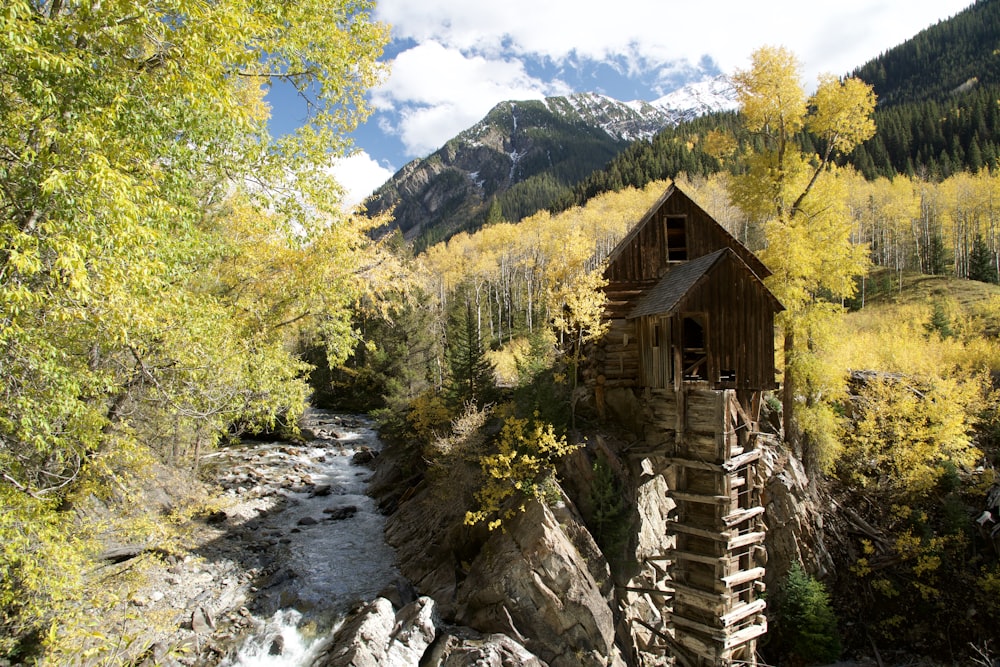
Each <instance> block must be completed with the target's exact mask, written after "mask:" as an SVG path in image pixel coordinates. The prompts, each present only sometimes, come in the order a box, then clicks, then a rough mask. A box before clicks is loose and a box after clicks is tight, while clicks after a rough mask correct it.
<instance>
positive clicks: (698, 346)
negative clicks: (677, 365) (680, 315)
mask: <svg viewBox="0 0 1000 667" xmlns="http://www.w3.org/2000/svg"><path fill="white" fill-rule="evenodd" d="M681 335H682V336H683V338H682V344H681V351H682V357H683V359H682V363H683V367H684V376H683V377H684V379H685V380H704V379H706V378H707V377H708V353H707V351H706V350H705V328H704V327H703V326H702V324H701V322H699V321H698V320H697V319H695V318H694V317H685V318H684V320H683V322H682V324H681Z"/></svg>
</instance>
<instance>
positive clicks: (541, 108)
mask: <svg viewBox="0 0 1000 667" xmlns="http://www.w3.org/2000/svg"><path fill="white" fill-rule="evenodd" d="M732 108H735V101H734V95H733V92H732V89H731V86H730V85H729V83H728V81H727V80H726V79H725V78H718V79H713V80H709V81H704V82H700V83H696V84H691V85H689V86H686V87H684V88H682V89H681V90H679V91H676V92H675V93H672V94H670V95H667V96H664V97H661V98H660V99H658V100H655V101H653V102H642V101H633V102H621V101H618V100H615V99H613V98H610V97H607V96H605V95H599V94H596V93H578V94H574V95H570V96H567V97H550V98H547V99H545V100H540V101H539V100H529V101H520V102H513V101H511V102H502V103H500V104H498V105H497V106H495V107H494V108H493V109H492V110H491V111H490V112H489V113H488V114H487V115H486V117H485V118H484V119H483V120H481V121H479V122H478V123H476V124H475V125H473V126H472V127H470V128H469V129H467V130H465V131H464V132H462V133H460V134H459V135H458V136H456V137H455V138H453V139H451V140H450V141H448V142H447V143H446V144H445V145H444V146H442V147H441V148H440V149H439V150H437V151H435V152H434V153H432V154H431V155H429V156H428V157H426V158H421V159H417V160H413V161H412V162H410V163H409V164H407V165H406V166H404V167H403V168H402V169H401V170H399V171H398V172H397V173H396V174H395V175H394V176H393V177H392V178H391V179H390V180H389V181H388V182H387V183H386V184H385V185H383V186H382V187H381V188H379V190H378V191H377V192H376V193H375V195H374V197H373V199H372V201H371V202H370V204H369V207H368V209H369V212H370V213H372V214H378V213H382V212H384V211H387V210H393V211H394V218H395V221H394V223H393V224H394V226H395V227H396V228H398V229H399V230H400V231H401V232H402V233H403V236H404V237H405V238H406V239H407V240H408V241H411V242H415V245H417V246H418V247H424V246H426V245H430V244H432V243H435V242H437V241H440V240H443V239H446V238H448V237H450V236H451V235H453V234H454V233H456V232H458V231H461V230H463V229H476V228H478V227H479V226H481V225H482V224H483V223H484V222H486V221H487V220H488V219H492V218H493V217H494V216H496V217H503V218H504V219H507V220H519V219H520V218H521V217H523V216H524V215H528V214H530V213H532V212H534V211H537V210H539V209H542V208H545V207H547V206H548V205H549V204H551V203H552V202H553V201H554V200H555V197H556V196H558V194H559V193H560V192H561V190H562V189H563V188H565V187H567V186H569V185H572V184H574V183H576V182H578V181H580V180H581V179H583V178H584V177H585V176H587V175H588V174H590V173H591V172H592V171H594V170H595V169H599V168H600V167H602V166H603V165H605V164H606V163H607V162H608V161H609V160H610V159H611V158H613V157H614V156H615V155H617V154H618V153H620V152H621V151H622V150H624V149H625V148H626V147H627V146H628V145H629V144H630V143H631V142H633V141H637V140H649V139H650V138H651V137H652V136H653V135H655V134H656V133H657V132H659V131H660V130H662V129H663V128H665V127H669V126H672V125H676V124H677V123H679V122H682V121H685V120H689V119H690V118H693V117H695V116H698V115H701V114H703V113H706V112H709V111H717V110H725V109H732ZM491 209H492V210H491Z"/></svg>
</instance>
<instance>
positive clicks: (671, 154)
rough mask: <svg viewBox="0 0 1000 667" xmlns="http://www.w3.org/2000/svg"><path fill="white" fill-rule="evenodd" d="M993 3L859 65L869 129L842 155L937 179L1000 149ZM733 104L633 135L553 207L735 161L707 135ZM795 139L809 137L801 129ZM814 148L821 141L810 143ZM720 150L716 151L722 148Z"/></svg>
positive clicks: (999, 67) (724, 122)
mask: <svg viewBox="0 0 1000 667" xmlns="http://www.w3.org/2000/svg"><path fill="white" fill-rule="evenodd" d="M998 43H1000V3H998V2H996V1H995V0H981V1H980V2H977V3H976V4H975V5H973V6H972V7H970V8H969V9H967V10H965V11H963V12H961V13H959V14H957V15H956V16H954V17H953V18H951V19H948V20H947V21H941V22H940V23H938V24H937V25H934V26H931V27H929V28H927V29H926V30H924V31H921V32H920V33H919V34H918V35H916V36H915V37H913V38H912V39H910V40H907V41H906V42H904V43H903V44H900V45H898V46H895V47H893V48H890V49H888V50H887V51H886V52H885V53H883V54H882V55H881V56H879V57H878V58H876V59H875V60H873V61H871V62H869V63H867V64H865V65H864V66H862V67H859V68H858V69H856V70H855V71H854V73H853V76H856V77H857V78H859V79H861V80H863V81H865V82H867V83H869V84H872V86H873V89H874V91H875V94H876V96H877V99H878V107H877V109H876V111H875V125H876V134H875V136H874V137H872V138H871V139H869V140H868V141H866V142H864V143H863V144H862V145H860V146H858V147H857V148H856V149H855V150H854V151H853V152H852V153H851V154H849V155H847V156H845V157H844V158H843V162H844V163H846V164H851V165H853V166H854V167H855V168H856V169H858V171H860V172H861V173H862V174H864V175H865V176H866V177H867V178H869V179H873V178H876V177H878V176H884V177H889V178H891V177H893V176H895V175H896V174H904V175H907V176H910V177H916V178H921V179H926V180H941V179H944V178H947V177H948V176H951V175H952V174H955V173H958V172H962V171H971V172H976V171H979V170H980V169H994V168H996V167H997V164H998V162H997V161H998V159H1000V111H998V109H997V105H996V99H997V97H998V93H1000V58H998V56H997V52H996V46H997V44H998ZM735 122H737V121H736V120H735V118H733V117H732V115H731V114H728V113H726V114H718V113H715V114H708V115H706V116H703V117H701V118H698V119H696V120H694V121H691V122H688V123H683V124H681V125H679V126H677V127H675V128H668V129H666V130H664V131H663V132H662V133H660V134H659V135H658V136H656V137H654V138H653V139H652V140H651V141H650V142H648V143H647V142H636V143H635V144H634V145H632V146H630V147H629V148H628V150H626V151H625V152H623V153H622V154H621V155H620V156H618V157H617V158H615V159H614V160H612V161H611V162H610V163H609V164H608V166H607V167H605V168H604V169H601V170H599V171H596V172H594V173H593V174H591V175H590V176H589V177H587V178H586V179H585V180H584V181H582V182H581V183H580V184H579V185H577V186H576V187H574V188H573V189H572V191H571V192H567V193H566V194H564V195H563V197H562V198H561V199H560V200H559V202H560V203H559V204H558V205H557V207H556V209H558V208H562V207H566V206H570V205H574V204H580V203H583V202H585V201H586V200H587V199H588V198H589V197H591V196H593V195H594V194H597V193H599V192H607V191H609V190H615V189H617V188H620V187H623V186H633V187H642V186H644V185H645V184H646V183H648V182H649V181H651V180H656V179H664V178H674V177H676V176H677V175H678V174H681V173H685V174H691V175H702V176H703V175H707V174H710V173H714V172H716V171H719V170H722V169H726V170H729V171H733V170H735V169H738V165H736V164H734V163H733V162H731V161H727V160H725V159H724V158H725V156H727V155H731V154H732V153H731V152H730V151H729V150H728V149H727V148H725V147H720V146H719V144H718V143H713V142H712V141H709V140H708V139H709V138H710V137H711V136H712V133H713V132H714V131H717V130H722V131H724V132H727V133H730V129H731V128H732V127H733V124H734V123H735ZM799 141H801V142H803V143H804V144H805V145H807V146H809V145H810V144H811V142H812V141H813V139H812V137H810V136H809V135H808V134H803V135H802V136H800V137H799ZM814 148H822V147H821V146H820V147H814ZM720 150H721V151H722V152H720Z"/></svg>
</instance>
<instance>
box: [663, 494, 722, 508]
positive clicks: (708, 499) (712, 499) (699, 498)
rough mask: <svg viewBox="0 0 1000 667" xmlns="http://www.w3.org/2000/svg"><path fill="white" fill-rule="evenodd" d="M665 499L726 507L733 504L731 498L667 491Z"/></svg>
mask: <svg viewBox="0 0 1000 667" xmlns="http://www.w3.org/2000/svg"><path fill="white" fill-rule="evenodd" d="M667 497H668V498H672V499H673V500H683V501H685V502H689V503H701V504H703V505H728V504H730V503H731V502H733V498H732V496H716V495H705V494H701V493H687V492H685V491H667Z"/></svg>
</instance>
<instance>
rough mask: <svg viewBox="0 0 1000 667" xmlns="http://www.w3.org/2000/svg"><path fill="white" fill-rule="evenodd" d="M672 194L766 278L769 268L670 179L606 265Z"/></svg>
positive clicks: (625, 247)
mask: <svg viewBox="0 0 1000 667" xmlns="http://www.w3.org/2000/svg"><path fill="white" fill-rule="evenodd" d="M674 196H680V197H683V198H684V199H686V200H687V201H688V202H689V203H690V205H691V207H692V208H694V209H695V210H696V211H698V212H699V213H700V214H701V215H702V216H703V217H704V219H705V220H706V221H708V222H709V223H710V224H711V225H713V226H714V228H715V232H716V233H717V234H719V236H720V238H721V239H722V240H723V241H724V242H725V244H726V245H727V246H729V247H730V248H732V249H733V251H734V252H736V253H737V255H739V257H740V258H741V259H742V260H743V263H744V264H745V265H746V266H747V269H748V270H750V271H751V272H752V273H753V274H754V275H756V276H757V277H758V278H760V279H764V278H767V277H768V276H770V275H771V270H770V269H768V268H767V266H766V265H765V264H764V263H763V262H762V261H760V258H759V257H757V255H755V254H754V253H753V252H752V251H751V250H750V249H749V248H747V247H746V246H745V245H743V244H742V243H741V242H740V241H739V240H738V239H737V238H736V237H735V236H733V235H732V234H730V233H729V232H728V231H727V230H726V228H725V227H723V226H722V225H720V224H719V223H718V222H717V221H716V220H715V218H713V217H712V216H710V215H709V214H708V213H707V212H706V211H705V209H703V208H702V207H701V206H699V205H698V204H697V202H695V201H694V200H693V199H691V197H689V196H688V195H687V194H686V193H685V192H684V191H683V190H681V189H680V188H678V187H677V184H676V183H674V182H673V181H671V183H670V185H669V186H668V187H667V189H666V190H665V191H664V192H663V194H662V195H660V197H659V199H657V200H656V201H655V202H654V203H653V205H652V206H650V207H649V209H648V210H647V211H646V213H645V214H644V215H643V216H642V218H640V219H639V222H637V223H636V224H635V225H634V226H633V227H632V229H630V230H629V232H628V234H626V235H625V236H624V238H622V240H621V241H619V242H618V245H616V246H615V248H614V249H613V250H612V251H611V252H610V253H609V254H608V258H607V266H609V267H610V266H611V265H613V264H614V263H615V262H616V260H617V259H618V258H619V257H621V255H622V254H623V253H625V252H626V251H627V249H628V247H629V246H630V245H631V244H632V243H633V241H635V239H636V237H637V236H639V234H640V233H641V231H642V229H643V227H645V226H646V225H647V224H648V223H649V221H650V220H652V219H653V217H654V216H655V215H656V213H657V211H659V210H660V209H661V208H662V207H663V205H664V204H665V203H666V202H667V200H668V199H670V198H671V197H674Z"/></svg>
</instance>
